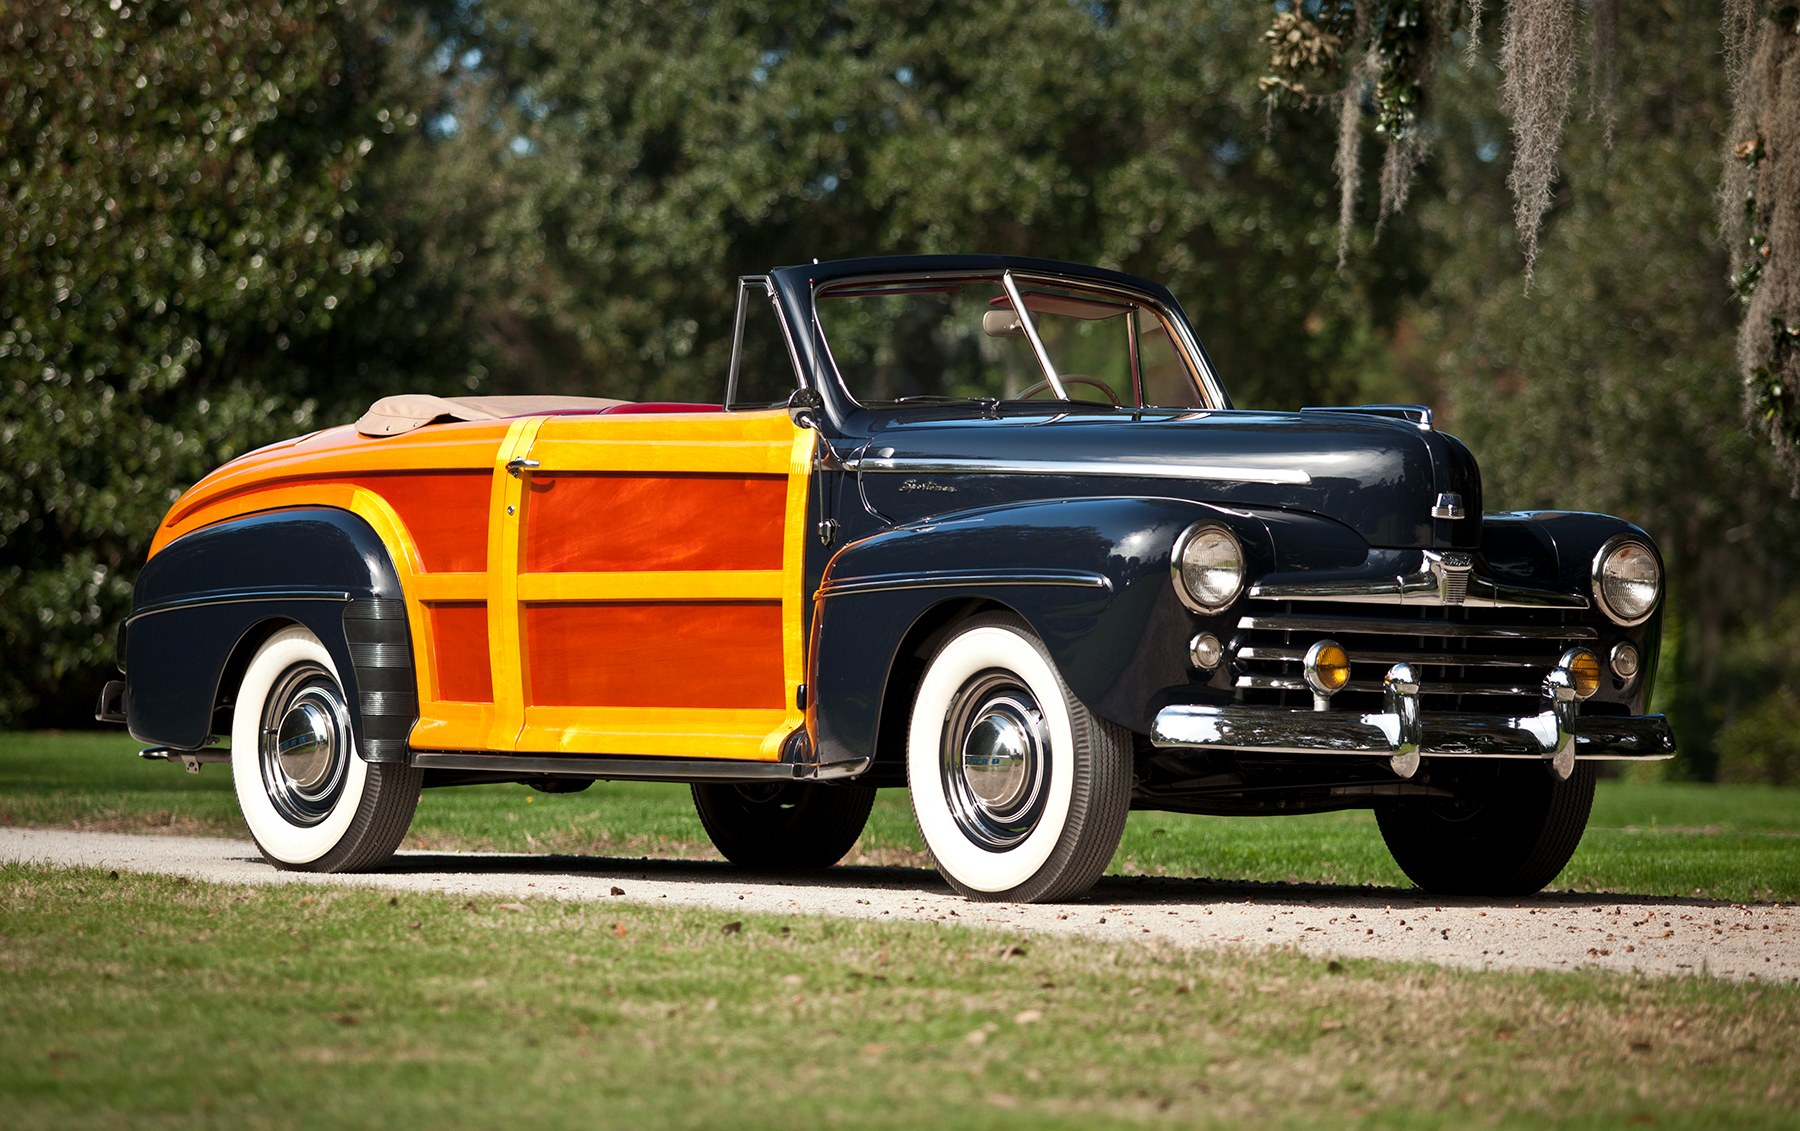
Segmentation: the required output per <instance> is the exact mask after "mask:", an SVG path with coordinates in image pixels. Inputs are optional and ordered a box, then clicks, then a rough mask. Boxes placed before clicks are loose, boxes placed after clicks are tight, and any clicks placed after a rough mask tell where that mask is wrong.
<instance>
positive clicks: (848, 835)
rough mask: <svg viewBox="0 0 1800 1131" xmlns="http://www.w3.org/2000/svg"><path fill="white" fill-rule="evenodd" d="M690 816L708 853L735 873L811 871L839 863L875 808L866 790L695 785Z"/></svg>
mask: <svg viewBox="0 0 1800 1131" xmlns="http://www.w3.org/2000/svg"><path fill="white" fill-rule="evenodd" d="M692 788H693V793H694V810H695V811H696V812H697V813H699V814H700V823H701V824H702V825H704V826H706V835H707V836H709V837H711V838H712V842H713V847H714V848H717V849H718V850H719V854H720V855H722V856H724V857H725V859H727V860H729V861H731V862H732V863H733V864H736V865H737V866H738V867H740V868H756V869H759V870H763V871H813V870H815V869H819V868H829V867H831V866H832V865H833V864H836V863H837V862H838V861H839V860H842V859H843V858H844V854H845V853H846V852H849V851H850V849H851V847H852V846H853V845H855V844H856V838H857V837H859V836H861V835H862V830H863V825H864V824H866V823H867V822H868V820H869V809H870V808H871V807H872V806H873V805H874V804H875V790H874V789H873V788H872V787H870V786H866V785H855V784H849V783H846V784H843V785H835V784H834V785H819V784H814V783H810V782H776V783H770V784H766V785H763V784H758V785H736V784H720V783H712V782H695V783H694V785H693V787H692Z"/></svg>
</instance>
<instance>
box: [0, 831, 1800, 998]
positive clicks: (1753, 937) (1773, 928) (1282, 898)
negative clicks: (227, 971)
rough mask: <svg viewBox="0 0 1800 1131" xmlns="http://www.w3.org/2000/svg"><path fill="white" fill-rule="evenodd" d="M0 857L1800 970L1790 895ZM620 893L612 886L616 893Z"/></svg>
mask: <svg viewBox="0 0 1800 1131" xmlns="http://www.w3.org/2000/svg"><path fill="white" fill-rule="evenodd" d="M0 860H31V861H43V862H47V863H55V864H63V865H86V866H90V867H97V868H119V869H124V870H128V871H139V872H160V873H167V874H172V875H182V876H188V877H190V878H193V879H201V880H210V881H213V882H216V883H225V884H295V883H298V884H338V885H346V886H362V887H376V888H390V889H391V888H399V889H404V890H407V891H420V892H435V893H439V894H443V895H454V896H458V897H474V898H493V899H519V898H522V897H526V896H544V897H547V898H551V899H571V900H583V901H592V902H603V901H606V900H612V899H622V900H629V901H632V902H636V903H655V902H658V901H662V900H666V901H668V902H670V903H675V904H682V905H687V906H693V907H710V908H717V909H720V910H734V911H744V912H759V913H769V914H777V915H780V914H800V913H804V914H817V915H840V916H846V917H853V918H863V919H889V920H894V921H898V920H910V921H923V922H946V923H960V924H963V925H965V926H971V927H988V928H996V929H1004V930H1013V931H1028V932H1042V933H1060V934H1079V935H1085V936H1090V937H1094V938H1104V939H1111V940H1115V941H1123V940H1131V939H1136V940H1145V941H1152V940H1154V941H1160V942H1164V943H1169V944H1173V945H1176V946H1184V947H1233V946H1241V947H1251V948H1261V947H1293V948H1294V949H1296V950H1299V951H1301V952H1303V953H1306V954H1310V955H1316V956H1319V957H1327V956H1331V957H1349V958H1383V959H1395V960H1402V961H1419V962H1432V963H1438V964H1442V965H1446V966H1460V967H1468V968H1473V969H1495V970H1500V969H1532V970H1570V969H1589V968H1592V969H1602V970H1612V971H1617V972H1620V973H1634V972H1640V973H1643V974H1647V975H1658V976H1666V975H1680V974H1710V975H1712V976H1714V977H1720V978H1728V979H1733V980H1759V981H1769V982H1796V981H1800V907H1796V906H1794V905H1790V904H1732V903H1720V902H1716V901H1710V900H1686V899H1676V900H1669V899H1655V900H1650V899H1644V898H1642V897H1630V896H1626V897H1618V896H1598V895H1575V894H1569V893H1561V894H1547V895H1540V896H1537V897H1534V898H1532V899H1529V900H1516V901H1504V902H1482V901H1477V900H1450V901H1446V900H1440V899H1432V898H1428V897H1422V896H1420V895H1419V894H1418V893H1416V892H1410V891H1403V890H1398V889H1392V888H1349V887H1317V886H1305V885H1296V884H1228V883H1217V882H1211V881H1205V880H1174V879H1161V878H1142V877H1123V876H1110V877H1108V878H1106V879H1105V880H1103V881H1102V882H1101V883H1100V885H1099V886H1098V887H1097V888H1095V889H1094V891H1093V892H1092V893H1091V894H1090V895H1089V896H1088V897H1087V898H1086V899H1084V900H1082V901H1080V902H1078V903H1066V904H1060V905H1052V906H1044V905H1024V904H1014V903H971V902H969V901H968V900H965V899H963V898H961V897H960V896H957V895H955V894H953V893H952V892H950V891H949V889H948V888H947V887H945V885H944V884H943V882H942V881H941V880H939V879H938V877H937V876H936V875H935V874H934V873H930V872H925V871H920V870H918V869H910V868H904V869H903V868H838V869H834V870H833V871H831V872H829V873H825V874H823V875H820V876H815V877H808V878H806V879H803V880H796V879H788V878H777V877H768V876H757V875H752V874H748V873H744V872H741V871H738V870H736V869H734V868H731V867H730V866H728V865H725V864H717V863H709V862H701V861H677V860H618V859H607V858H597V857H567V856H560V857H559V856H512V855H489V854H476V853H454V854H452V853H435V852H407V853H402V854H401V855H400V856H398V857H397V858H396V859H395V861H394V863H393V865H392V867H391V869H390V870H388V871H386V872H382V873H380V874H376V875H363V876H315V875H309V874H306V873H298V872H278V871H276V870H275V869H274V868H272V867H270V866H269V865H268V864H266V863H264V862H263V860H262V859H261V857H260V856H258V855H257V852H256V849H255V847H254V846H252V845H250V844H247V843H244V842H242V841H231V840H213V839H202V838H196V837H176V836H124V835H118V834H111V833H80V832H67V831H62V830H54V829H16V828H0ZM615 889H616V890H617V891H621V892H623V894H615Z"/></svg>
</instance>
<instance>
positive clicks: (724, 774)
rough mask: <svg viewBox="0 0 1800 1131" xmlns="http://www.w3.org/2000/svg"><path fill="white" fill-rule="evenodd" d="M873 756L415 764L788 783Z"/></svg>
mask: <svg viewBox="0 0 1800 1131" xmlns="http://www.w3.org/2000/svg"><path fill="white" fill-rule="evenodd" d="M870 761H871V759H869V758H847V759H845V760H844V761H841V762H825V763H820V764H813V763H802V762H740V761H737V760H735V759H731V758H581V757H539V756H533V755H523V756H520V755H513V754H451V753H444V752H437V751H430V750H421V751H415V752H414V753H413V756H412V764H413V765H415V766H417V767H419V768H420V769H422V770H458V771H461V772H464V773H471V772H473V773H485V774H493V775H494V776H495V777H500V778H509V779H510V778H517V777H520V776H521V775H524V776H531V777H535V776H537V775H540V774H544V775H549V776H552V777H572V778H599V779H601V780H603V781H627V780H629V781H673V782H694V781H709V782H745V783H749V782H783V781H835V780H839V779H842V778H853V777H856V776H857V775H859V774H861V773H862V772H863V771H864V770H867V769H868V768H869V763H870Z"/></svg>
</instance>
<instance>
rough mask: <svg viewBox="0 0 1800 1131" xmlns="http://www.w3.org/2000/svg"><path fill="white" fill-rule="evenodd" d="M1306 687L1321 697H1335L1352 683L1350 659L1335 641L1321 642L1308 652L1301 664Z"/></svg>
mask: <svg viewBox="0 0 1800 1131" xmlns="http://www.w3.org/2000/svg"><path fill="white" fill-rule="evenodd" d="M1301 671H1302V673H1303V674H1304V675H1305V676H1306V686H1308V687H1310V688H1312V689H1313V690H1314V691H1315V692H1317V693H1318V694H1320V695H1335V694H1337V693H1338V692H1339V691H1342V690H1343V689H1344V685H1345V684H1346V683H1349V682H1350V657H1349V656H1348V655H1346V654H1345V652H1344V650H1343V648H1341V647H1339V646H1338V642H1337V641H1335V640H1321V641H1319V642H1318V643H1317V644H1314V645H1313V646H1312V647H1311V648H1308V649H1307V650H1306V659H1305V660H1304V661H1303V662H1302V664H1301Z"/></svg>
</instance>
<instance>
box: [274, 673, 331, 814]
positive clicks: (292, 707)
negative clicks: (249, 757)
mask: <svg viewBox="0 0 1800 1131" xmlns="http://www.w3.org/2000/svg"><path fill="white" fill-rule="evenodd" d="M258 745H259V749H258V751H257V755H258V758H257V761H258V762H259V763H260V765H261V767H262V779H263V789H264V790H265V791H266V792H267V793H268V795H269V800H270V802H272V803H273V804H274V806H275V810H276V812H278V813H280V814H281V815H282V816H283V817H284V818H286V819H287V820H288V821H290V822H292V823H294V824H296V825H316V824H318V823H319V822H320V821H323V820H324V819H325V818H326V817H327V816H328V815H329V814H330V813H331V811H332V809H333V808H334V807H335V806H336V805H337V802H338V798H339V796H340V795H341V794H342V793H343V790H344V779H345V777H346V776H347V774H348V772H349V768H350V759H351V758H353V757H355V738H354V736H353V735H352V732H351V729H350V712H349V710H348V708H347V707H346V706H345V704H344V698H343V693H342V692H340V691H339V690H338V686H337V681H336V680H334V679H332V678H331V673H329V672H327V671H326V670H325V669H324V668H321V667H319V666H318V665H317V664H298V665H295V666H294V667H293V668H290V669H289V670H288V671H287V672H285V673H283V674H282V676H281V678H280V679H278V680H276V682H275V686H274V687H273V688H271V689H270V692H269V698H268V700H267V702H266V704H265V706H264V707H263V718H262V727H261V732H260V739H259V742H258Z"/></svg>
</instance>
